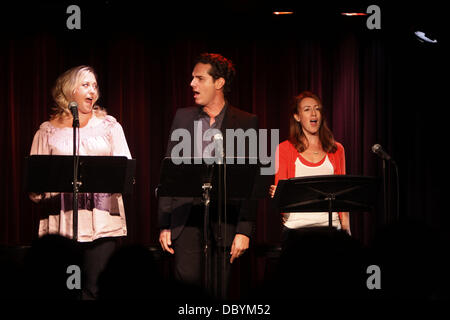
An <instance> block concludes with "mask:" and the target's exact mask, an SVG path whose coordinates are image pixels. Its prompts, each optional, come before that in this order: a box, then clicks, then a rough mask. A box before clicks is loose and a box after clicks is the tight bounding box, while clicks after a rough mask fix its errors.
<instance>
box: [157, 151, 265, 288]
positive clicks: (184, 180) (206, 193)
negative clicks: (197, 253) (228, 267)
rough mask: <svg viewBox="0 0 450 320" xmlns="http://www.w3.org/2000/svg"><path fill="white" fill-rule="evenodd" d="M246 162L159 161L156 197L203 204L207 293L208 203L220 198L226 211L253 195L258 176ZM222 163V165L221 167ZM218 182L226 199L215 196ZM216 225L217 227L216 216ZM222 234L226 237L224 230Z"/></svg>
mask: <svg viewBox="0 0 450 320" xmlns="http://www.w3.org/2000/svg"><path fill="white" fill-rule="evenodd" d="M250 159H251V158H236V157H233V158H231V157H225V158H224V160H225V161H222V162H219V161H216V160H217V159H215V158H203V159H201V160H200V159H199V158H170V157H166V158H164V159H163V161H162V165H161V178H160V184H159V186H158V189H157V196H158V197H162V196H166V197H188V198H191V197H192V198H202V202H203V204H204V216H203V223H204V225H203V240H204V268H205V270H204V286H205V289H206V290H210V281H211V275H210V261H209V260H210V255H209V246H208V243H209V230H208V226H209V221H210V212H209V208H210V202H211V200H213V201H214V200H218V201H219V202H220V198H221V197H222V198H223V199H222V200H223V201H222V203H225V205H224V207H225V208H226V201H227V200H243V199H250V198H251V196H252V194H253V193H254V181H255V177H256V175H257V173H258V172H259V165H258V164H257V163H256V159H255V160H254V161H251V160H250ZM223 162H225V165H224V163H223ZM253 163H254V164H253ZM220 172H222V173H225V174H224V176H225V179H223V180H222V179H221V177H220V176H219V173H220ZM221 180H222V182H223V184H224V185H225V188H224V189H225V191H224V193H225V194H226V197H223V195H220V193H219V189H220V188H219V181H221ZM219 215H220V210H219ZM225 216H226V215H225ZM218 221H219V224H220V223H221V217H220V216H219V219H218ZM225 225H226V220H225ZM219 228H220V227H219ZM219 230H220V229H219ZM224 234H225V235H226V230H225V233H224ZM226 242H227V241H226V239H225V241H224V243H225V244H226ZM225 246H226V245H225ZM225 246H224V247H225ZM224 256H225V255H224ZM224 263H225V262H224ZM222 274H223V273H222ZM221 279H222V282H221V283H222V290H224V288H225V286H224V278H223V277H221ZM222 295H224V292H222Z"/></svg>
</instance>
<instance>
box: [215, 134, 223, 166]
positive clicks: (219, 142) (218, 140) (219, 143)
mask: <svg viewBox="0 0 450 320" xmlns="http://www.w3.org/2000/svg"><path fill="white" fill-rule="evenodd" d="M213 140H214V144H215V151H216V152H217V153H218V154H216V157H218V158H219V164H221V163H223V162H222V159H223V157H224V156H225V155H224V152H223V135H222V133H216V134H215V135H214V136H213Z"/></svg>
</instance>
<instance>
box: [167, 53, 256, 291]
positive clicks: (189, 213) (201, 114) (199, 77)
mask: <svg viewBox="0 0 450 320" xmlns="http://www.w3.org/2000/svg"><path fill="white" fill-rule="evenodd" d="M234 74H235V70H234V67H233V65H232V63H231V61H230V60H228V59H226V58H224V57H223V56H221V55H219V54H210V53H205V54H202V55H201V56H200V57H199V58H198V59H197V60H196V64H195V67H194V70H193V72H192V81H191V87H192V90H193V93H194V100H195V103H196V104H197V105H198V106H197V107H189V108H180V109H178V110H177V113H176V115H175V118H174V120H173V123H172V128H171V131H170V135H169V136H171V135H172V132H174V131H175V130H177V129H186V130H188V131H189V132H190V134H191V137H193V136H194V126H197V128H198V127H199V124H200V127H201V136H202V137H204V136H205V135H204V133H205V132H206V131H207V130H208V129H218V130H221V132H222V133H223V140H224V141H223V143H224V145H226V143H227V141H226V135H225V130H226V129H243V130H244V131H245V130H248V129H255V130H257V128H258V118H257V116H256V115H253V114H250V113H247V112H245V111H242V110H239V109H237V108H235V107H233V106H231V105H229V104H228V101H227V100H226V98H225V92H229V90H230V84H231V82H232V79H233V76H234ZM197 130H198V129H197ZM191 140H193V139H191ZM191 142H192V143H191V147H192V149H191V150H194V148H197V149H199V148H201V150H194V152H190V154H200V155H203V154H204V153H203V152H204V150H205V148H206V147H207V146H208V145H209V144H211V142H212V139H211V141H204V140H203V141H202V142H200V143H197V144H195V143H194V142H193V141H191ZM176 143H177V142H174V141H171V139H169V143H168V148H167V153H166V155H167V156H168V157H170V156H171V154H172V149H173V148H174V146H175V144H176ZM230 143H231V142H230ZM245 143H246V147H247V148H246V150H249V145H248V144H247V142H245ZM224 150H226V149H225V147H224ZM190 154H189V156H190ZM247 154H248V153H247ZM181 156H183V155H181ZM184 156H186V155H184ZM255 207H256V206H255V203H254V202H253V201H244V200H243V201H236V200H235V201H231V200H230V201H227V206H226V212H227V223H226V225H223V227H222V228H220V229H221V232H219V231H218V230H219V228H218V223H217V222H218V217H217V216H218V215H217V203H215V202H211V204H210V213H211V214H210V218H211V224H210V227H211V231H212V236H211V240H212V247H213V248H212V249H213V251H212V261H214V259H215V256H216V255H219V256H220V255H221V253H223V252H225V250H223V249H224V248H226V252H228V254H229V255H230V256H229V259H228V257H227V263H226V265H225V268H226V270H220V271H224V272H225V275H226V278H228V276H229V273H230V272H229V271H230V264H231V263H233V261H234V260H235V259H236V258H238V257H240V256H241V255H242V254H244V252H245V251H246V250H247V249H248V247H249V242H250V236H251V233H252V230H253V225H254V221H255V218H256V210H255V209H256V208H255ZM203 214H204V206H203V204H202V203H201V201H200V200H199V199H195V198H173V197H172V198H170V197H160V199H159V208H158V217H159V227H160V236H159V242H160V244H161V246H162V248H163V250H164V251H167V252H169V253H171V254H174V256H175V277H176V278H177V279H178V280H180V281H182V282H185V283H189V284H194V285H198V286H200V285H201V284H202V266H203V263H202V258H203ZM225 239H226V243H225ZM218 259H219V261H222V260H221V259H224V257H223V256H222V257H219V258H218ZM220 265H221V264H220ZM215 271H216V272H218V270H215ZM212 275H213V276H214V275H215V273H214V271H213V273H212ZM213 283H214V282H213ZM226 283H228V281H226ZM212 290H213V292H214V291H216V290H217V288H212ZM221 290H223V289H221Z"/></svg>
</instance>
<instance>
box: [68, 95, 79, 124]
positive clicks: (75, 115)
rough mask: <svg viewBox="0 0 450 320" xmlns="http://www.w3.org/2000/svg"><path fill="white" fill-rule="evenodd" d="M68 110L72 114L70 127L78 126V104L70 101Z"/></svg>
mask: <svg viewBox="0 0 450 320" xmlns="http://www.w3.org/2000/svg"><path fill="white" fill-rule="evenodd" d="M69 110H70V112H71V113H72V116H73V123H72V127H77V128H78V127H80V119H79V118H78V104H77V103H76V102H75V101H72V102H70V103H69Z"/></svg>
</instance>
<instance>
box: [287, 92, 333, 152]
mask: <svg viewBox="0 0 450 320" xmlns="http://www.w3.org/2000/svg"><path fill="white" fill-rule="evenodd" d="M304 98H312V99H314V100H316V101H317V104H318V105H319V106H320V113H321V115H322V122H321V124H320V128H319V140H320V143H321V144H322V149H323V150H324V151H325V152H327V153H335V152H336V150H337V146H336V141H335V140H334V136H333V133H332V132H331V130H330V129H329V128H328V125H327V122H326V120H325V115H324V113H323V105H322V101H321V100H320V98H319V97H318V96H317V95H315V94H314V93H312V92H310V91H303V92H301V93H300V94H299V95H298V96H296V97H295V98H294V103H293V106H292V110H291V115H290V117H289V141H290V142H291V143H292V145H293V146H294V147H295V148H296V149H297V150H298V152H303V151H305V150H306V149H307V148H308V145H307V143H308V141H307V138H306V137H305V134H304V133H303V129H302V125H301V123H300V122H298V121H296V120H295V118H294V114H297V113H298V107H299V106H300V102H301V101H302V100H303V99H304Z"/></svg>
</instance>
